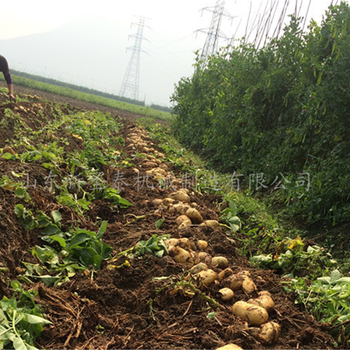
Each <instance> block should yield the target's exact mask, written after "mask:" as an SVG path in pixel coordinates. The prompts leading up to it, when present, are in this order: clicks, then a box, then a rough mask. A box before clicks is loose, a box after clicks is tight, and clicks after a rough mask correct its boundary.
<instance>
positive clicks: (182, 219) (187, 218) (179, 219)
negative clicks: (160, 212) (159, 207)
mask: <svg viewBox="0 0 350 350" xmlns="http://www.w3.org/2000/svg"><path fill="white" fill-rule="evenodd" d="M184 221H191V219H190V218H189V217H188V216H187V215H180V216H179V217H178V218H177V219H176V220H175V222H176V225H180V224H182V223H183V222H184ZM191 224H192V221H191Z"/></svg>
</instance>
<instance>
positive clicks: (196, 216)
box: [186, 208, 203, 224]
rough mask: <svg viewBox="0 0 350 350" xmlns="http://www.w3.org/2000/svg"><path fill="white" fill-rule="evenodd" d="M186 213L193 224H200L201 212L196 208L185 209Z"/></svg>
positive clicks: (201, 219) (201, 220)
mask: <svg viewBox="0 0 350 350" xmlns="http://www.w3.org/2000/svg"><path fill="white" fill-rule="evenodd" d="M186 215H187V216H188V217H189V218H190V219H191V221H192V222H193V223H195V224H200V223H201V222H203V218H202V215H201V213H200V212H199V211H198V210H197V209H196V208H189V209H188V210H187V211H186Z"/></svg>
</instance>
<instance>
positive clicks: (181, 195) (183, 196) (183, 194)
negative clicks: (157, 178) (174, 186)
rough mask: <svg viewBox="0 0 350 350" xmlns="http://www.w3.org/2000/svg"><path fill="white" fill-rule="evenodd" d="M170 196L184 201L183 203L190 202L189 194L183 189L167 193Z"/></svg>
mask: <svg viewBox="0 0 350 350" xmlns="http://www.w3.org/2000/svg"><path fill="white" fill-rule="evenodd" d="M169 197H170V198H174V199H175V200H177V201H179V202H184V203H189V202H190V200H191V199H190V196H189V195H188V194H187V193H186V192H184V191H181V190H179V191H177V192H173V193H171V194H170V195H169Z"/></svg>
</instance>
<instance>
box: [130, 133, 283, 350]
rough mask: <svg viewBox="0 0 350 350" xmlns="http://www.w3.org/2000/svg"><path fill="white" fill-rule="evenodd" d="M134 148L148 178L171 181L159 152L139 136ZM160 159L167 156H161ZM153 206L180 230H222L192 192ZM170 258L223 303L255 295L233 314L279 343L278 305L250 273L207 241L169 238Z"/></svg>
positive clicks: (224, 349)
mask: <svg viewBox="0 0 350 350" xmlns="http://www.w3.org/2000/svg"><path fill="white" fill-rule="evenodd" d="M130 140H131V141H132V144H131V147H135V148H136V149H138V150H139V151H141V152H144V153H145V154H146V156H145V161H144V163H143V165H142V167H143V168H144V169H147V170H146V175H148V176H150V177H153V178H155V179H156V180H159V179H161V178H163V179H165V178H166V177H169V176H170V177H171V176H172V175H171V174H170V173H168V172H167V167H166V165H165V164H163V163H162V162H160V161H159V160H157V159H156V158H155V157H154V156H152V155H148V154H147V153H150V152H153V153H154V154H156V152H157V151H155V150H154V148H152V147H149V146H150V145H149V144H148V143H146V142H145V141H143V140H142V139H141V138H140V136H139V134H138V133H135V134H130ZM158 156H164V155H163V154H158ZM171 181H172V185H173V186H174V185H181V183H180V180H179V179H176V178H175V177H173V178H172V179H171ZM152 204H153V206H154V207H155V208H156V210H155V214H159V215H162V214H163V213H164V212H168V213H169V214H173V215H174V216H176V219H175V222H176V225H177V227H178V230H180V231H181V230H182V229H184V228H186V227H190V226H192V225H200V226H204V225H205V226H211V227H219V226H220V223H219V222H218V221H217V220H204V219H203V217H202V215H201V213H200V211H199V210H198V205H197V203H194V202H191V197H190V191H189V190H188V189H185V188H181V189H179V190H178V191H175V192H173V193H171V194H170V195H169V196H168V197H167V198H164V199H160V198H159V199H154V200H153V201H152ZM165 243H166V245H167V248H168V252H169V255H170V256H171V257H172V258H173V259H174V260H175V261H176V262H177V263H180V264H184V265H187V266H188V267H189V276H190V277H192V279H193V280H195V281H196V283H197V284H198V287H199V288H201V289H202V290H205V289H206V288H208V287H209V286H210V285H212V284H215V285H216V286H217V287H218V289H219V293H218V295H219V297H220V298H221V300H222V301H224V302H229V301H231V300H234V297H235V292H236V291H238V290H241V291H243V292H244V293H245V294H246V295H251V294H253V293H254V294H255V295H258V296H257V297H256V298H251V299H249V300H248V301H242V300H240V301H236V302H235V303H234V304H233V305H232V306H231V307H230V311H231V312H232V313H233V314H234V315H235V316H237V317H239V318H241V319H242V320H243V321H245V322H246V323H247V330H249V332H250V333H251V334H253V335H254V336H255V337H256V338H257V339H258V340H260V341H261V342H262V343H263V344H273V343H275V342H277V340H278V338H279V335H280V331H281V328H280V325H279V324H277V323H276V322H271V321H269V313H270V312H271V311H272V310H273V309H274V306H275V303H274V301H273V299H272V297H271V295H270V293H269V292H267V291H260V292H258V291H257V287H256V285H255V283H254V281H253V280H252V279H251V276H250V273H249V271H241V272H238V273H235V272H234V271H233V270H232V269H231V268H230V267H229V262H228V260H227V258H226V257H223V256H214V257H212V256H211V255H210V254H208V253H207V252H206V250H207V248H208V242H206V241H204V240H196V241H194V240H191V239H189V238H170V239H168V240H166V241H165ZM231 349H233V350H239V349H241V350H243V349H242V348H241V347H239V346H237V345H235V344H227V345H225V346H223V347H221V348H219V349H218V350H231Z"/></svg>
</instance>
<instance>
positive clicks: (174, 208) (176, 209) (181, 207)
mask: <svg viewBox="0 0 350 350" xmlns="http://www.w3.org/2000/svg"><path fill="white" fill-rule="evenodd" d="M187 209H189V206H188V205H186V204H184V203H176V204H173V205H171V206H169V208H168V211H169V213H171V214H172V213H174V214H185V213H186V210H187Z"/></svg>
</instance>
